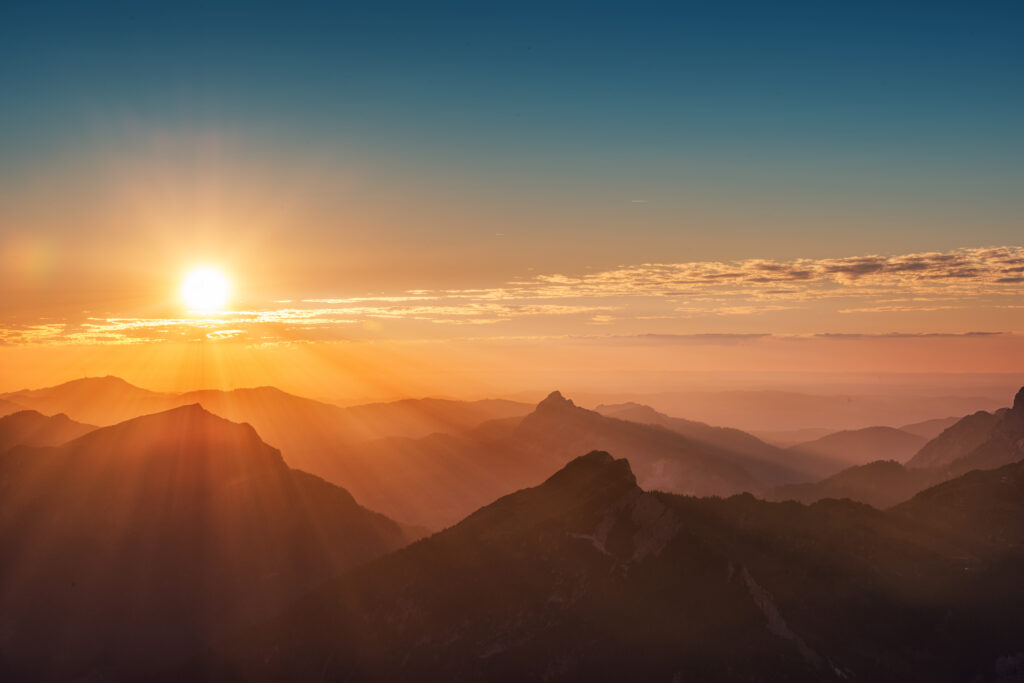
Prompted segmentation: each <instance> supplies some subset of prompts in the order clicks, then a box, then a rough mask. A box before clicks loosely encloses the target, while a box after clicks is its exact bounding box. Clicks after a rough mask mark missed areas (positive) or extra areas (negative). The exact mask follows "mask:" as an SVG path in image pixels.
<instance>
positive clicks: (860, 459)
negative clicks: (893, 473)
mask: <svg viewBox="0 0 1024 683" xmlns="http://www.w3.org/2000/svg"><path fill="white" fill-rule="evenodd" d="M927 441H928V440H927V439H926V438H925V437H923V436H918V435H917V434H911V433H910V432H905V431H903V430H901V429H896V428H894V427H865V428H864V429H852V430H845V431H841V432H835V433H833V434H828V435H827V436H823V437H821V438H818V439H815V440H813V441H808V442H805V443H801V444H797V445H796V446H791V447H790V448H789V450H790V452H791V453H794V454H796V453H800V454H803V455H816V456H819V457H822V458H830V459H832V460H834V461H838V462H841V463H844V465H846V466H849V465H865V464H867V463H869V462H874V461H876V460H896V461H897V462H903V461H905V460H908V459H909V458H910V457H911V456H913V455H914V454H915V453H917V451H918V449H920V448H921V447H922V446H923V445H925V443H927Z"/></svg>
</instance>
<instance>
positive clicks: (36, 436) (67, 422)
mask: <svg viewBox="0 0 1024 683" xmlns="http://www.w3.org/2000/svg"><path fill="white" fill-rule="evenodd" d="M94 429H96V428H95V427H93V426H92V425H85V424H82V423H80V422H75V421H74V420H72V419H70V418H69V417H68V416H67V415H64V414H63V413H62V414H60V415H54V416H53V417H47V416H46V415H43V414H42V413H37V412H36V411H34V410H22V411H19V412H17V413H11V414H10V415H5V416H4V417H0V453H3V452H4V451H6V450H9V449H11V448H13V447H15V446H58V445H60V444H62V443H64V442H65V441H71V440H72V439H77V438H78V437H80V436H82V435H83V434H87V433H89V432H91V431H92V430H94Z"/></svg>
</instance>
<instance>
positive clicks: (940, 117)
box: [0, 2, 1024, 400]
mask: <svg viewBox="0 0 1024 683" xmlns="http://www.w3.org/2000/svg"><path fill="white" fill-rule="evenodd" d="M1022 32H1024V6H1021V5H1020V3H1010V2H1005V3H994V2H971V3H967V2H963V3H942V2H927V3H924V2H921V3H915V2H900V3H893V2H886V3H873V2H860V3H832V2H814V3H811V2H807V3H793V2H778V3H764V2H713V3H712V2H703V3H697V2H692V3H687V2H677V3H642V2H641V3H637V2H631V3H599V2H590V3H530V2H519V3H507V4H494V3H434V4H431V5H429V6H428V5H424V4H423V3H401V2H390V3H384V2H381V3H358V4H357V3H323V4H316V3H302V2H292V3H260V2H247V3H234V4H233V3H208V2H207V3H189V2H175V3H160V2H147V3H127V2H124V3H103V2H92V3H81V2H74V3H60V2H52V3H5V4H4V6H3V7H2V8H0V92H3V93H4V97H3V103H2V106H0V294H2V306H0V369H2V370H3V372H2V379H0V389H18V388H22V387H24V386H39V385H40V384H43V383H47V382H53V381H60V380H61V379H62V378H63V379H67V378H71V377H74V376H81V375H82V374H107V373H112V374H120V375H127V376H128V377H129V378H130V379H133V380H134V381H136V382H137V383H140V384H142V385H144V386H153V388H182V389H188V388H194V387H193V386H191V385H194V384H201V385H203V386H206V385H211V386H236V385H252V384H261V383H283V384H286V385H288V386H290V387H291V388H293V389H295V390H296V391H305V393H316V394H317V395H319V396H330V397H332V398H334V399H337V400H345V399H346V398H347V397H348V398H354V397H356V396H360V397H362V396H366V397H385V396H391V395H406V394H415V393H417V392H420V393H446V394H460V393H466V392H476V393H485V394H486V393H491V394H494V393H501V392H502V391H511V390H512V389H513V388H514V389H515V390H517V391H518V390H528V389H538V390H539V389H541V388H544V387H547V386H549V385H550V384H551V383H552V382H554V381H555V380H556V379H557V380H560V381H562V382H565V383H568V384H569V385H570V386H572V385H573V383H576V384H579V385H581V386H582V385H583V384H584V383H585V384H586V385H587V387H589V388H593V387H594V386H600V385H601V381H600V378H601V377H608V378H610V377H612V376H614V378H615V379H614V382H613V381H612V380H611V379H608V380H607V383H608V386H612V384H614V385H615V386H617V387H623V386H626V385H629V384H630V382H631V381H635V382H636V383H638V384H639V383H644V384H645V385H651V386H663V387H664V388H673V387H675V386H676V385H677V384H679V383H680V382H684V381H685V380H681V379H678V378H679V377H683V376H687V377H689V375H686V373H693V372H701V373H705V372H711V373H715V372H719V373H755V372H793V373H796V372H812V373H813V372H822V373H826V372H827V373H836V372H855V373H894V372H914V373H939V372H942V373H957V372H961V373H997V372H1003V373H1024V239H1022V235H1024V230H1022V225H1021V217H1022V216H1024V211H1022V209H1024V161H1022V160H1024V154H1022V153H1024V125H1022V123H1021V122H1022V121H1024V78H1022V76H1024V41H1021V40H1020V36H1021V35H1022ZM200 265H209V266H214V267H217V268H220V269H222V270H223V271H224V272H225V273H226V274H227V275H228V276H229V278H230V279H231V282H232V290H233V292H232V297H231V300H230V302H229V305H228V307H227V309H226V310H224V311H222V312H219V313H217V314H215V315H204V316H197V315H195V314H193V313H190V312H189V311H188V310H187V309H186V307H185V306H183V303H182V301H181V300H180V297H179V295H178V292H179V287H180V283H181V280H182V278H183V277H184V275H185V273H187V272H188V271H189V270H190V269H191V268H194V267H196V266H200ZM673 373H683V374H682V375H678V374H673ZM662 375H663V376H664V379H662V380H657V381H652V380H650V377H652V376H653V377H658V376H662ZM185 385H189V386H185Z"/></svg>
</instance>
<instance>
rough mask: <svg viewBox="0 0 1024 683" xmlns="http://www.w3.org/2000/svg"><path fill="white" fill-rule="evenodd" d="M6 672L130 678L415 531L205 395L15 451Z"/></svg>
mask: <svg viewBox="0 0 1024 683" xmlns="http://www.w3.org/2000/svg"><path fill="white" fill-rule="evenodd" d="M0 492H2V495H0V547H2V548H3V551H4V552H3V553H2V554H0V679H3V680H71V679H77V678H85V677H92V678H94V679H96V680H105V679H109V678H114V679H124V678H131V677H133V676H135V675H140V676H141V677H145V675H142V674H141V673H140V672H144V671H145V672H152V671H154V670H160V669H162V668H164V667H166V666H168V665H170V664H171V663H173V662H175V661H177V660H179V659H180V658H181V657H184V656H186V655H188V654H189V653H190V652H192V651H194V650H195V648H197V647H201V646H202V645H204V644H205V643H207V642H209V641H210V639H212V638H216V637H220V636H222V635H223V634H225V633H227V632H229V631H231V630H233V629H237V628H240V627H242V626H244V625H246V624H251V623H253V622H255V621H257V620H260V619H264V618H266V617H267V616H268V615H270V614H271V613H273V612H274V611H276V610H279V609H281V608H282V607H283V606H284V605H286V604H288V603H289V602H290V601H292V600H294V599H295V598H296V597H297V596H298V595H300V594H302V593H303V592H304V591H306V590H308V589H310V588H311V587H313V586H315V585H317V584H319V583H321V582H323V581H325V580H327V579H328V578H330V577H332V576H334V575H336V574H338V573H339V572H341V571H342V570H344V569H347V568H349V567H352V566H354V565H357V564H359V563H361V562H365V561H367V560H369V559H372V558H375V557H378V556H380V555H382V554H384V553H386V552H389V551H391V550H394V549H396V548H398V547H400V546H402V545H404V544H405V543H406V542H407V541H408V540H410V535H411V532H410V531H409V530H407V529H404V528H402V527H401V526H400V525H398V524H396V523H395V522H393V521H391V520H390V519H388V518H386V517H384V516H383V515H380V514H377V513H374V512H371V511H369V510H367V509H365V508H363V507H361V506H360V505H358V504H357V503H356V502H355V500H354V499H353V498H352V496H351V495H349V494H348V493H347V492H346V491H344V490H343V489H340V488H338V487H336V486H334V485H331V484H328V483H327V482H325V481H323V480H321V479H319V478H317V477H314V476H312V475H309V474H306V473H303V472H298V471H295V470H291V469H289V468H288V467H287V466H286V465H285V463H284V461H283V460H282V458H281V455H280V453H279V452H278V451H277V450H275V449H273V448H271V447H270V446H267V445H266V444H265V443H263V442H262V441H261V440H260V438H259V437H258V436H257V434H256V432H255V431H254V430H253V429H252V427H250V426H248V425H239V424H235V423H231V422H228V421H226V420H224V419H222V418H219V417H216V416H214V415H212V414H210V413H209V412H207V411H205V410H203V409H202V408H201V407H200V406H198V405H192V406H185V407H181V408H176V409H173V410H170V411H167V412H164V413H160V414H156V415H150V416H145V417H140V418H136V419H133V420H130V421H127V422H124V423H121V424H118V425H115V426H112V427H106V428H102V429H97V430H95V431H93V432H90V433H88V434H86V435H85V436H82V437H80V438H78V439H75V440H73V441H70V442H68V443H66V444H64V445H62V446H59V447H55V448H30V447H25V446H21V447H18V448H15V449H13V450H10V451H8V452H7V453H6V454H3V455H0Z"/></svg>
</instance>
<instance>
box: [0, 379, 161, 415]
mask: <svg viewBox="0 0 1024 683" xmlns="http://www.w3.org/2000/svg"><path fill="white" fill-rule="evenodd" d="M0 398H2V399H4V400H7V401H14V402H15V403H17V404H19V405H21V406H24V407H25V408H29V409H31V410H36V411H39V412H40V413H43V414H44V415H56V414H58V413H65V414H66V415H67V416H68V417H70V418H71V419H72V420H77V421H79V422H84V423H87V424H94V425H100V426H104V425H112V424H117V423H118V422H123V421H124V420H129V419H131V418H133V417H139V416H140V415H148V414H150V413H157V412H160V411H162V410H167V409H168V408H173V407H174V406H176V405H181V403H180V402H178V401H175V399H174V396H173V394H163V393H159V392H156V391H149V390H147V389H140V388H139V387H137V386H135V385H133V384H129V383H128V382H126V381H124V380H123V379H121V378H120V377H112V376H107V377H85V378H82V379H76V380H72V381H70V382H65V383H64V384H59V385H57V386H54V387H47V388H45V389H26V390H23V391H15V392H11V393H9V394H4V395H3V396H0Z"/></svg>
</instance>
